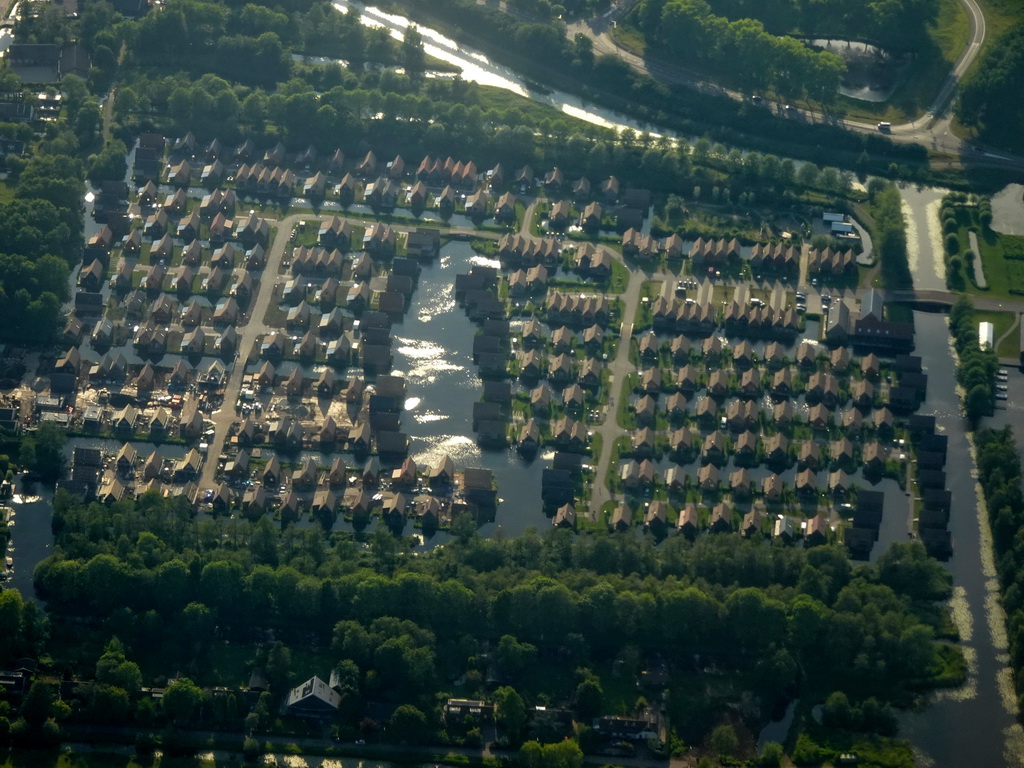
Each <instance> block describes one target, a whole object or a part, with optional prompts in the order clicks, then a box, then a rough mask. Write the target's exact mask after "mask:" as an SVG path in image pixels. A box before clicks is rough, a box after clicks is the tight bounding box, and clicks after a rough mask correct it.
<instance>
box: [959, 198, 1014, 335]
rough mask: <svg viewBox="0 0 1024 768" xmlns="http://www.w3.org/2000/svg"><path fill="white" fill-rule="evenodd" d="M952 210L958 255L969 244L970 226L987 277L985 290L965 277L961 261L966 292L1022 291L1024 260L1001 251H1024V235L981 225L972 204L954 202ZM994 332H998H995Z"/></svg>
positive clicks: (1000, 294) (998, 294) (1007, 294)
mask: <svg viewBox="0 0 1024 768" xmlns="http://www.w3.org/2000/svg"><path fill="white" fill-rule="evenodd" d="M955 210H956V218H957V223H958V224H959V225H960V228H959V229H958V230H957V238H958V239H959V241H960V254H961V258H962V256H963V254H964V253H965V252H966V251H968V250H970V248H971V240H970V236H969V232H970V230H971V229H974V230H975V231H976V232H977V235H978V249H979V250H980V251H981V253H980V254H978V255H979V256H980V257H981V261H982V264H983V265H984V269H985V279H986V280H987V281H988V289H987V290H981V289H980V288H978V287H977V286H976V285H975V284H974V282H973V281H972V280H970V279H969V278H966V264H965V265H964V266H963V270H964V274H965V281H966V290H967V292H969V293H974V294H979V295H983V296H988V297H990V298H997V299H1008V298H1017V297H1019V296H1022V295H1024V260H1021V259H1019V258H1014V259H1009V258H1006V253H1005V250H1006V248H1007V247H1010V250H1011V252H1012V253H1018V252H1024V248H1022V245H1021V244H1024V237H1015V236H1013V235H1001V234H999V233H998V232H994V231H992V230H991V229H989V228H988V227H986V226H983V225H982V224H981V223H980V222H979V220H978V210H977V209H976V208H972V207H967V206H956V207H955ZM1011 244H1012V245H1011ZM953 288H954V289H958V285H956V284H953ZM996 335H997V336H998V333H997V334H996Z"/></svg>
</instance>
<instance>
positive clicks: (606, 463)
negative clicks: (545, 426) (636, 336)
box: [590, 253, 650, 520]
mask: <svg viewBox="0 0 1024 768" xmlns="http://www.w3.org/2000/svg"><path fill="white" fill-rule="evenodd" d="M613 257H614V258H616V259H619V260H621V259H622V257H621V256H620V255H619V254H617V253H615V254H613ZM648 279H650V275H648V274H647V273H645V272H643V271H642V270H640V269H631V270H630V272H629V282H628V283H627V285H626V290H625V291H623V293H622V294H621V295H620V296H619V299H620V300H621V301H622V324H621V326H620V328H619V344H618V348H617V349H616V351H615V359H614V360H612V361H611V362H609V364H608V371H609V373H610V374H611V376H610V378H609V382H608V387H609V396H608V412H607V414H606V415H605V420H604V423H603V424H601V425H600V426H598V427H596V428H595V429H594V432H596V433H597V434H599V435H601V443H602V447H601V455H600V456H599V457H598V460H597V477H596V478H595V479H594V486H593V488H592V489H591V493H590V517H591V520H597V519H598V515H599V514H600V512H601V507H602V506H604V505H605V504H606V503H607V502H609V501H613V500H614V497H613V496H612V494H611V491H609V490H608V483H607V479H608V469H609V467H610V466H611V460H612V445H613V444H614V443H615V441H616V440H617V439H618V438H620V437H622V436H623V435H625V434H628V433H627V432H626V430H624V429H623V428H622V427H620V426H619V424H618V419H616V414H617V413H618V407H619V398H622V397H628V395H627V393H625V392H623V391H622V384H623V382H624V381H625V380H626V377H627V376H629V374H630V373H632V372H633V371H634V366H633V363H631V362H630V360H629V347H630V342H631V340H632V338H633V318H635V317H636V308H637V307H638V306H639V305H640V287H641V286H642V285H643V282H644V281H645V280H648Z"/></svg>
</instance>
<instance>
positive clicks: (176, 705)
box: [160, 677, 203, 728]
mask: <svg viewBox="0 0 1024 768" xmlns="http://www.w3.org/2000/svg"><path fill="white" fill-rule="evenodd" d="M202 701H203V692H202V690H201V689H200V688H199V686H198V685H196V684H195V683H193V682H192V681H191V680H189V679H188V678H187V677H179V678H178V679H177V680H175V681H174V682H173V683H171V684H170V685H168V686H167V688H166V689H165V690H164V695H163V698H162V699H161V701H160V704H161V706H162V707H163V710H164V714H166V715H167V718H168V720H170V721H171V724H172V725H174V726H176V727H179V728H180V727H181V726H184V725H187V724H188V723H189V722H190V721H191V720H192V718H193V717H194V716H195V714H196V710H197V709H198V708H199V705H200V704H201V703H202Z"/></svg>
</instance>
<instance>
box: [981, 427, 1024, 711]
mask: <svg viewBox="0 0 1024 768" xmlns="http://www.w3.org/2000/svg"><path fill="white" fill-rule="evenodd" d="M975 441H976V444H977V448H978V476H979V479H980V481H981V488H982V490H983V491H984V494H985V503H986V505H987V507H988V521H989V525H990V526H991V528H992V544H993V548H994V549H995V558H996V570H997V571H998V573H999V587H1000V592H1001V594H1002V603H1003V609H1004V610H1005V612H1006V631H1007V633H1008V635H1009V640H1010V668H1011V669H1012V670H1013V680H1014V689H1015V691H1016V694H1017V702H1018V707H1020V706H1022V705H1024V678H1022V675H1021V670H1022V669H1024V581H1022V579H1024V545H1022V543H1021V536H1020V531H1021V528H1022V527H1024V495H1022V493H1021V468H1020V453H1019V452H1018V451H1019V449H1018V448H1017V443H1016V441H1015V440H1014V438H1013V432H1012V430H1011V429H1010V427H1005V428H1003V429H1000V430H993V429H983V430H980V431H979V432H977V433H976V434H975Z"/></svg>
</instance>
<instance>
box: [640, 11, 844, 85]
mask: <svg viewBox="0 0 1024 768" xmlns="http://www.w3.org/2000/svg"><path fill="white" fill-rule="evenodd" d="M636 13H637V15H638V20H639V26H640V29H641V30H642V31H643V34H644V39H645V40H646V42H647V44H648V45H651V46H656V47H657V48H659V49H661V50H663V51H665V52H666V53H668V54H670V55H671V56H673V57H675V58H678V59H679V60H680V61H682V62H686V63H690V64H693V65H696V66H699V67H700V68H702V69H704V70H706V71H708V72H711V73H713V74H715V75H724V76H725V77H726V78H728V79H729V80H730V81H731V82H735V83H736V84H737V85H739V86H740V87H742V88H744V89H747V90H750V91H753V92H755V93H764V92H767V91H772V92H774V93H776V94H778V95H779V96H780V97H782V98H784V99H788V100H795V99H803V98H810V99H814V100H815V101H817V102H820V103H822V104H830V103H832V102H833V101H834V100H835V98H836V96H837V89H838V87H839V84H840V82H841V81H842V77H843V74H844V73H845V72H846V64H845V62H843V60H842V58H840V57H839V56H837V55H836V54H834V53H830V52H828V51H815V50H814V49H812V48H810V47H808V46H806V45H804V44H803V43H801V42H800V41H799V40H797V39H796V38H793V37H789V36H785V35H783V36H778V35H773V34H770V33H769V32H767V31H766V30H765V28H764V25H763V24H762V23H761V22H760V21H758V20H756V19H750V18H740V19H736V20H735V21H730V20H729V19H727V18H725V17H723V16H718V15H715V14H714V13H713V12H712V9H711V6H710V5H709V4H708V3H707V1H706V0H644V2H642V3H641V4H640V5H639V6H637V10H636Z"/></svg>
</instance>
